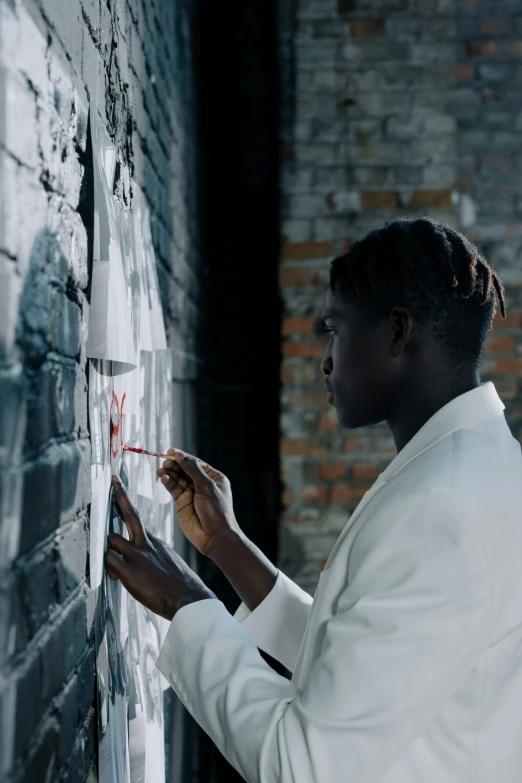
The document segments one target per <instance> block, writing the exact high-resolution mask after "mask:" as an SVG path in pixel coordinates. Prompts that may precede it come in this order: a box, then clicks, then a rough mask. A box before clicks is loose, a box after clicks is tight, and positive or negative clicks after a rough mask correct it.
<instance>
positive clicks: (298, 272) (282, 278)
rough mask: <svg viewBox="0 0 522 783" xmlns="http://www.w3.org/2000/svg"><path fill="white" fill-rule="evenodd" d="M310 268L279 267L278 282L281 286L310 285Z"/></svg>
mask: <svg viewBox="0 0 522 783" xmlns="http://www.w3.org/2000/svg"><path fill="white" fill-rule="evenodd" d="M310 277H311V270H310V269H309V268H308V267H299V268H297V267H293V268H285V267H280V269H279V283H280V285H282V286H303V285H310Z"/></svg>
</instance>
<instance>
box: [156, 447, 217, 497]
mask: <svg viewBox="0 0 522 783" xmlns="http://www.w3.org/2000/svg"><path fill="white" fill-rule="evenodd" d="M167 454H170V449H169V451H168V452H167ZM176 459H177V460H179V465H180V467H181V468H182V469H183V471H184V472H185V473H186V474H187V476H188V477H189V478H191V479H192V481H193V482H194V486H195V488H196V489H201V488H202V487H208V486H209V485H211V484H213V483H214V482H213V481H212V479H211V478H210V476H209V475H208V474H207V473H206V472H205V471H204V470H203V467H202V465H201V463H200V460H198V459H197V457H193V456H192V454H187V453H186V452H183V451H182V452H179V454H177V455H176ZM203 464H206V463H203ZM206 467H209V466H208V465H206Z"/></svg>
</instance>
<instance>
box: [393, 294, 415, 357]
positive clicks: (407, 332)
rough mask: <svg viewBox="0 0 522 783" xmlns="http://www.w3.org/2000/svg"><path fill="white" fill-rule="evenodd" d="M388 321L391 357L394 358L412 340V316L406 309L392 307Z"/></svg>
mask: <svg viewBox="0 0 522 783" xmlns="http://www.w3.org/2000/svg"><path fill="white" fill-rule="evenodd" d="M389 320H390V326H391V330H392V356H393V357H394V358H396V357H397V356H399V355H400V354H401V353H402V351H403V350H404V348H405V347H406V346H407V345H408V344H409V343H410V342H411V341H412V340H413V334H414V322H413V316H412V313H411V310H410V309H409V308H407V307H393V308H392V310H391V312H390V319H389Z"/></svg>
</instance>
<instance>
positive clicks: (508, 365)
mask: <svg viewBox="0 0 522 783" xmlns="http://www.w3.org/2000/svg"><path fill="white" fill-rule="evenodd" d="M489 372H490V373H491V374H492V375H519V374H520V373H522V359H498V360H497V361H496V362H495V363H494V365H493V367H492V368H491V369H490V371H489Z"/></svg>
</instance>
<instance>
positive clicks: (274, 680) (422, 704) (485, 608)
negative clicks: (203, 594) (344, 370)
mask: <svg viewBox="0 0 522 783" xmlns="http://www.w3.org/2000/svg"><path fill="white" fill-rule="evenodd" d="M503 409H504V405H503V403H502V401H501V400H500V398H499V397H498V394H497V392H496V390H495V387H494V385H493V384H492V383H491V382H487V383H485V384H482V385H481V386H479V387H477V388H476V389H473V390H471V391H469V392H467V393H466V394H462V395H460V396H459V397H457V398H455V399H454V400H452V401H451V402H449V403H448V404H447V405H445V406H444V407H443V408H441V409H440V410H439V411H437V413H436V414H435V415H434V416H432V418H431V419H430V420H429V421H428V422H426V424H425V425H424V426H423V427H422V428H421V429H420V430H419V431H418V432H417V433H416V435H415V436H414V437H413V438H412V440H411V441H410V442H409V443H408V444H407V445H406V446H405V447H404V448H403V450H402V451H401V452H400V453H399V454H398V455H397V456H396V457H395V458H394V459H393V461H392V462H391V464H390V465H389V466H388V467H387V468H386V470H385V471H384V472H383V473H381V474H380V476H379V477H378V479H377V480H376V482H375V484H374V485H373V486H372V487H371V489H370V490H369V491H368V492H367V493H366V495H365V496H364V497H363V499H362V501H361V502H360V504H359V506H358V507H357V509H356V510H355V511H354V512H353V513H352V515H351V516H350V518H349V519H348V522H347V524H346V526H345V528H344V530H343V531H342V532H341V534H340V536H339V538H338V540H337V542H336V544H335V545H334V548H333V550H332V553H331V554H330V557H329V559H328V561H327V563H326V566H325V568H324V570H323V571H322V572H321V576H320V581H319V584H318V587H317V590H316V593H315V596H314V599H313V601H312V598H311V597H310V596H309V595H308V594H307V593H305V592H304V591H302V590H301V589H300V588H299V587H298V586H297V585H296V584H295V583H294V582H292V581H291V580H290V579H289V578H288V577H287V576H285V574H283V573H282V572H279V574H278V577H277V580H276V583H275V585H274V587H273V589H272V590H271V592H270V593H269V594H268V596H267V597H266V598H265V600H264V601H263V602H262V603H261V604H260V605H259V606H258V607H257V608H256V609H255V610H254V611H253V612H251V613H249V612H248V609H247V608H246V607H245V605H244V604H241V606H240V607H239V609H238V610H237V612H236V613H235V615H234V616H232V615H231V614H230V613H229V612H228V611H227V610H226V609H225V606H224V605H223V603H222V602H221V601H218V600H217V599H213V598H210V599H206V600H203V601H198V602H196V603H193V604H190V605H188V606H185V607H184V608H183V609H181V610H180V611H179V612H178V613H177V614H176V615H175V617H174V619H173V620H172V623H171V625H170V628H169V631H168V633H167V636H166V639H165V642H164V644H163V647H162V649H161V653H160V656H159V658H158V662H157V666H158V668H159V669H160V671H161V672H162V673H163V674H164V675H165V677H166V678H167V679H168V680H169V681H170V683H171V685H172V687H173V688H174V690H175V691H176V693H177V694H178V696H179V697H180V699H181V700H182V702H183V703H184V704H185V706H186V707H187V709H188V710H189V712H190V713H191V714H192V715H193V717H194V718H195V720H196V721H197V722H198V723H199V725H200V726H202V727H203V729H204V730H205V731H206V732H207V734H208V735H209V736H210V737H211V738H212V739H213V741H214V742H215V743H216V745H217V747H218V748H219V749H220V750H221V752H222V753H223V754H224V756H225V757H226V758H227V759H228V760H229V761H230V763H231V764H232V765H233V766H234V767H235V768H236V769H237V770H238V771H239V773H240V774H241V775H242V776H243V777H244V778H245V780H246V781H249V783H520V781H522V455H521V447H520V444H519V442H518V441H517V440H515V439H514V438H513V436H512V434H511V432H510V430H509V427H508V425H507V423H506V419H505V416H504V413H503ZM257 647H259V648H261V649H262V650H264V651H266V652H267V653H269V654H270V655H272V656H274V657H275V658H276V659H277V660H279V661H281V662H282V663H283V664H284V665H285V666H286V667H287V668H288V669H290V670H291V671H292V672H293V677H292V680H291V681H289V680H287V679H285V678H284V677H281V676H279V675H278V674H277V673H276V672H275V671H274V670H273V669H272V668H271V667H270V666H268V665H267V664H266V663H265V661H264V659H263V658H262V657H261V655H260V654H259V651H258V649H257Z"/></svg>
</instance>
